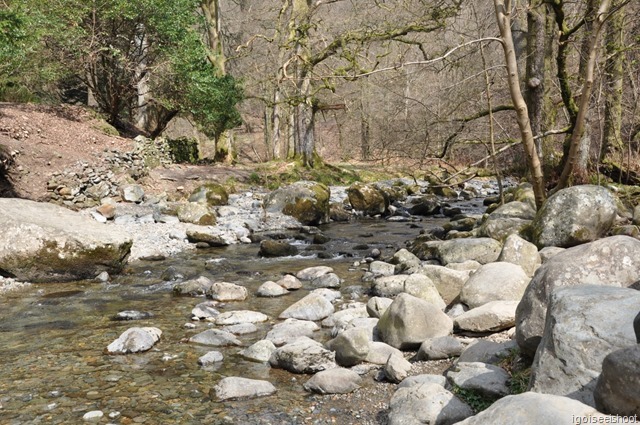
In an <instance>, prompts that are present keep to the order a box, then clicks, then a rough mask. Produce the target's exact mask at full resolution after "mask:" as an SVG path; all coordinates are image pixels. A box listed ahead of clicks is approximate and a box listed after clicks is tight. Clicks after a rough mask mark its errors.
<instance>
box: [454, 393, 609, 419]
mask: <svg viewBox="0 0 640 425" xmlns="http://www.w3.org/2000/svg"><path fill="white" fill-rule="evenodd" d="M576 418H580V420H581V421H583V423H606V422H605V420H606V419H607V416H605V415H603V414H601V413H599V412H598V411H597V410H596V409H594V408H593V407H590V406H587V405H586V404H583V403H580V402H579V401H576V400H572V399H570V398H567V397H560V396H557V395H551V394H538V393H534V392H526V393H522V394H518V395H511V396H507V397H504V398H501V399H500V400H498V401H496V402H495V403H493V404H492V405H491V406H490V407H489V408H488V409H486V410H484V411H482V412H480V413H479V414H477V415H476V416H473V417H470V418H469V419H466V420H464V421H462V422H459V423H458V424H457V425H486V424H491V425H513V424H521V425H541V424H549V425H551V424H553V425H575V424H576ZM609 420H611V418H610V417H609ZM600 421H601V422H600Z"/></svg>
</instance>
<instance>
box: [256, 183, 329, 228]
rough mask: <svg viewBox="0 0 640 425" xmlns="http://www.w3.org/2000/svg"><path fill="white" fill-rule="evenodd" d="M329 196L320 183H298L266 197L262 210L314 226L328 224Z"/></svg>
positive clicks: (327, 189) (277, 190) (326, 189)
mask: <svg viewBox="0 0 640 425" xmlns="http://www.w3.org/2000/svg"><path fill="white" fill-rule="evenodd" d="M329 196H330V191H329V188H328V187H327V186H325V185H323V184H322V183H317V182H312V181H299V182H295V183H293V184H291V185H289V186H286V187H283V188H279V189H276V190H274V191H273V192H271V193H270V194H269V195H267V197H266V198H265V199H264V208H265V210H266V211H267V212H282V213H283V214H286V215H290V216H291V217H294V218H296V219H297V220H298V221H300V223H302V224H310V225H314V226H315V225H317V224H322V223H328V222H329Z"/></svg>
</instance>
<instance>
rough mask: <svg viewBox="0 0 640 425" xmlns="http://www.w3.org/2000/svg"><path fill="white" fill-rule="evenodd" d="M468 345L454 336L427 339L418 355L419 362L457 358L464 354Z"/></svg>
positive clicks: (421, 345)
mask: <svg viewBox="0 0 640 425" xmlns="http://www.w3.org/2000/svg"><path fill="white" fill-rule="evenodd" d="M465 347H466V345H465V344H463V343H462V342H461V341H460V340H459V339H458V338H455V337H453V336H441V337H437V338H429V339H426V340H425V341H424V342H422V344H420V349H418V353H417V354H416V359H417V360H440V359H448V358H451V357H457V356H459V355H460V354H462V351H463V350H464V349H465Z"/></svg>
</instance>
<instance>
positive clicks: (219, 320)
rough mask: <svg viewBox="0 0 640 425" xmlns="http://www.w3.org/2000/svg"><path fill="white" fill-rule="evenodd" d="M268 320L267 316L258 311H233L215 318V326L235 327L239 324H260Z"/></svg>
mask: <svg viewBox="0 0 640 425" xmlns="http://www.w3.org/2000/svg"><path fill="white" fill-rule="evenodd" d="M267 320H269V316H267V315H266V314H264V313H260V312H259V311H251V310H234V311H227V312H224V313H220V314H218V315H217V316H216V320H215V322H216V325H218V326H224V325H237V324H239V323H260V322H266V321H267Z"/></svg>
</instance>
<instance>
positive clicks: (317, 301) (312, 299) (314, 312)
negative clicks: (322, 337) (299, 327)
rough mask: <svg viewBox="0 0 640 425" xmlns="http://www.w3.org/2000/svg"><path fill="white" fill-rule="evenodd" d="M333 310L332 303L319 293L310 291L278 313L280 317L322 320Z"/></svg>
mask: <svg viewBox="0 0 640 425" xmlns="http://www.w3.org/2000/svg"><path fill="white" fill-rule="evenodd" d="M334 311H335V308H334V307H333V304H331V301H329V300H328V299H327V298H326V297H325V296H323V295H322V294H320V293H317V292H312V293H310V294H309V295H307V296H306V297H304V298H302V299H301V300H299V301H298V302H296V303H294V304H292V305H291V306H289V307H288V308H287V309H286V310H285V311H283V312H282V313H280V316H279V317H280V319H289V318H293V319H300V320H314V321H315V320H322V319H324V318H326V317H328V316H329V315H331V314H332V313H333V312H334Z"/></svg>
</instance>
